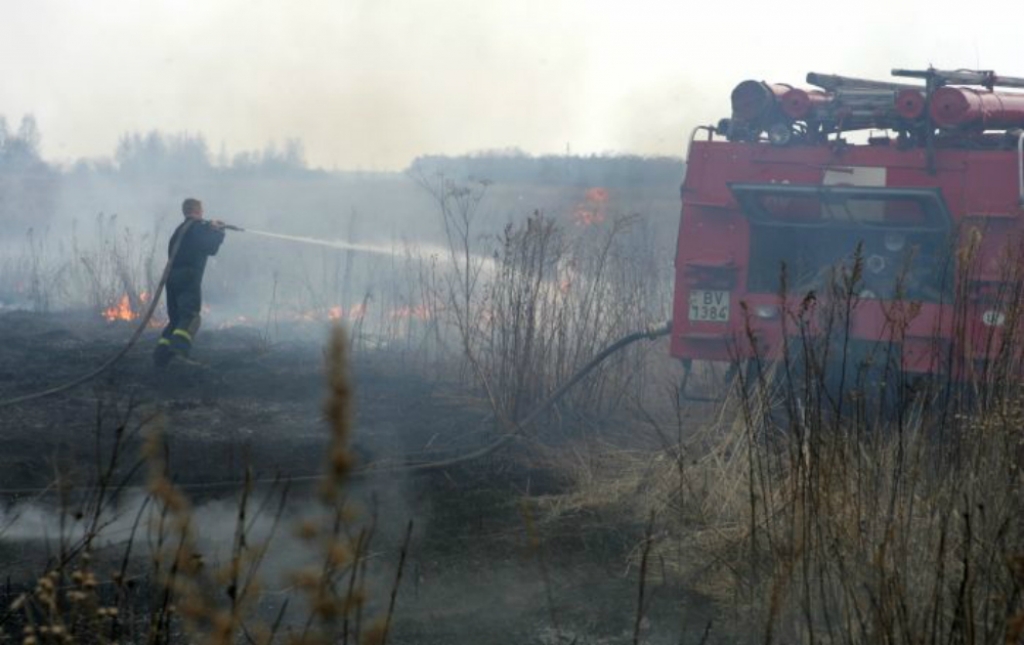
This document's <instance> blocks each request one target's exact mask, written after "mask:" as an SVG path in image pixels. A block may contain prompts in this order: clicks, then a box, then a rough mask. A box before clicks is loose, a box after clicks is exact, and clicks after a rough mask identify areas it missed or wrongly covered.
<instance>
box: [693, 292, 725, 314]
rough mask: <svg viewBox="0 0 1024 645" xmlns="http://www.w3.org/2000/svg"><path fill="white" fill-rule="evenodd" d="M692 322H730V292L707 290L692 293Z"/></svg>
mask: <svg viewBox="0 0 1024 645" xmlns="http://www.w3.org/2000/svg"><path fill="white" fill-rule="evenodd" d="M690 320H693V321H711V322H728V320H729V292H728V291H710V290H707V289H694V290H692V291H690Z"/></svg>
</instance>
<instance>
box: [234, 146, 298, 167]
mask: <svg viewBox="0 0 1024 645" xmlns="http://www.w3.org/2000/svg"><path fill="white" fill-rule="evenodd" d="M231 170H232V171H234V172H237V173H242V174H294V173H299V172H305V171H306V170H307V166H306V150H305V146H304V145H303V143H302V140H301V139H288V140H287V141H285V143H284V147H283V148H281V149H279V148H278V147H277V144H276V143H274V142H270V143H268V144H267V145H266V146H264V148H263V150H262V151H259V152H255V151H243V152H239V153H237V154H235V156H234V158H233V159H232V161H231Z"/></svg>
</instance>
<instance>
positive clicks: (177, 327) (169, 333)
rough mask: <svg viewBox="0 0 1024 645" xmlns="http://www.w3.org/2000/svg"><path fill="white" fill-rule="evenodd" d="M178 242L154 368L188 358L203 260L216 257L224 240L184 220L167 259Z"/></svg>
mask: <svg viewBox="0 0 1024 645" xmlns="http://www.w3.org/2000/svg"><path fill="white" fill-rule="evenodd" d="M179 239H181V245H180V246H179V247H178V252H177V254H176V255H175V256H174V261H173V263H172V264H171V272H170V275H168V277H167V318H168V321H167V326H166V327H164V331H163V333H162V334H161V335H160V340H159V341H158V342H157V346H156V350H155V351H154V352H153V362H154V363H155V364H156V366H157V367H164V366H166V365H167V364H168V363H169V362H170V361H171V359H172V358H174V357H175V356H181V357H183V358H188V354H189V351H191V349H192V341H193V338H194V337H195V335H196V332H197V331H198V330H199V323H200V317H199V311H200V308H201V307H202V299H203V295H202V286H203V272H205V271H206V259H207V258H208V257H210V256H211V255H217V251H218V249H220V245H221V242H223V241H224V231H223V230H220V229H218V228H215V227H214V226H212V225H211V224H210V223H209V222H208V221H206V220H189V219H186V220H185V221H184V222H182V223H181V225H179V226H178V228H177V229H175V231H174V234H173V235H172V236H171V241H170V243H168V245H167V254H168V256H170V254H171V253H172V252H173V251H174V247H175V245H176V244H178V240H179Z"/></svg>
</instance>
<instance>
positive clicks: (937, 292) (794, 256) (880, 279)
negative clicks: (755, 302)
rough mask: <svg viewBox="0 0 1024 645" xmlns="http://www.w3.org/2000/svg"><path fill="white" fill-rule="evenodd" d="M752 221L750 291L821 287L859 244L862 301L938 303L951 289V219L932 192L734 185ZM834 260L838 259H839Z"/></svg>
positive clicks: (740, 202)
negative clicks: (944, 262) (783, 285)
mask: <svg viewBox="0 0 1024 645" xmlns="http://www.w3.org/2000/svg"><path fill="white" fill-rule="evenodd" d="M730 188H731V189H732V192H733V195H734V196H735V197H736V201H737V202H738V204H739V205H740V208H741V210H742V212H743V214H744V215H745V216H746V217H747V218H748V220H749V221H750V225H751V236H750V264H749V271H748V275H747V289H748V291H750V292H751V293H774V292H777V291H778V290H779V287H780V280H781V275H780V272H781V271H785V272H786V274H787V282H788V284H789V285H790V288H792V289H793V290H794V291H802V290H810V289H821V288H823V287H825V286H826V284H827V282H828V281H829V280H830V279H832V278H833V277H834V276H835V275H836V273H835V272H836V271H837V270H843V267H844V266H847V267H848V266H849V264H850V263H851V262H852V261H853V256H854V254H855V253H856V252H857V249H858V248H859V249H860V251H859V252H860V254H861V261H862V263H863V271H862V272H861V274H862V276H863V277H862V279H861V284H860V285H858V290H859V291H858V292H859V293H860V295H861V296H862V297H865V298H883V299H889V298H893V297H896V296H897V295H901V296H902V297H906V298H910V299H915V300H924V301H933V302H934V301H938V300H940V299H941V298H942V296H943V294H945V293H947V292H948V289H949V287H948V282H949V281H948V280H947V279H946V277H947V274H948V272H947V270H946V268H945V267H944V266H940V264H941V263H940V261H939V259H938V258H941V257H946V256H947V255H948V254H947V253H946V251H947V250H948V248H949V246H948V245H949V244H950V240H951V218H950V215H949V211H948V209H947V208H946V205H945V203H944V201H943V199H942V196H941V194H940V193H939V191H938V190H935V189H922V188H884V187H856V186H799V185H791V184H731V185H730ZM837 259H838V261H837Z"/></svg>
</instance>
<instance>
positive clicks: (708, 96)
mask: <svg viewBox="0 0 1024 645" xmlns="http://www.w3.org/2000/svg"><path fill="white" fill-rule="evenodd" d="M992 5H999V6H1002V8H1003V11H1002V12H1001V11H1000V10H999V7H998V6H992ZM0 6H2V8H3V20H2V21H0V77H2V79H3V83H2V87H0V114H2V115H4V116H6V117H7V119H8V121H9V122H14V123H16V122H17V120H18V119H20V117H21V116H22V115H23V114H33V115H35V116H36V118H37V119H38V121H39V125H40V128H41V130H42V133H43V153H44V156H46V157H47V158H48V159H52V160H70V159H74V158H79V157H102V156H109V155H110V154H111V153H112V152H113V150H114V148H115V146H116V144H117V141H118V138H119V137H120V136H122V135H123V134H125V133H127V132H148V131H150V130H154V129H156V130H160V131H163V132H176V133H180V132H189V133H199V134H202V135H203V136H204V137H205V138H206V140H207V141H208V143H209V145H210V148H211V152H212V153H213V154H217V153H218V152H219V151H220V150H222V149H223V150H225V151H226V152H228V153H229V154H233V153H234V152H238V151H243V150H253V149H259V148H262V147H263V146H265V145H266V144H267V143H271V142H276V143H278V144H279V145H281V144H283V143H284V142H285V141H286V140H288V139H295V138H297V139H301V140H302V141H303V142H304V144H305V150H306V156H307V159H308V161H309V163H310V164H311V165H313V166H316V167H324V168H339V169H364V170H392V169H399V168H402V167H405V166H406V165H407V164H408V163H409V161H410V160H411V159H412V158H413V157H415V156H417V155H420V154H463V153H466V152H474V151H483V150H494V149H502V148H509V147H518V148H520V149H522V150H524V151H526V152H529V153H534V154H547V153H561V152H565V151H566V150H568V151H570V152H572V153H581V154H594V153H636V154H667V155H681V154H682V153H683V148H684V145H685V136H686V133H687V132H688V130H689V129H690V128H691V127H692V126H694V125H696V124H699V123H711V122H714V121H715V120H717V119H718V118H719V117H721V116H724V115H725V111H726V109H727V105H728V94H729V91H730V89H731V87H733V86H734V85H735V84H736V83H737V82H739V81H740V80H743V79H744V78H757V79H766V80H772V81H779V82H790V83H794V84H800V83H801V82H802V80H803V76H804V75H805V74H806V72H808V71H819V72H829V73H846V74H850V75H862V76H873V77H882V78H884V77H886V76H888V73H889V70H890V69H891V68H892V67H917V68H922V67H926V66H927V65H929V64H932V65H936V66H939V67H952V68H957V67H984V68H994V69H996V70H997V71H998V72H1000V73H1002V74H1008V75H1024V68H1020V64H1019V63H1017V61H1016V59H1015V54H1016V52H1015V51H1014V48H1013V43H1014V42H1016V40H1017V35H1016V30H1015V28H1014V26H1013V25H1012V21H999V20H994V19H992V18H991V16H994V15H999V14H1000V13H1003V14H1005V15H1011V14H1012V13H1013V12H1012V11H1011V10H1012V9H1013V8H1014V7H1015V4H1013V3H1011V1H1010V0H997V1H996V2H995V3H990V5H989V6H988V8H987V10H986V11H985V12H970V15H968V14H964V13H963V12H950V11H939V7H938V6H937V5H935V4H934V3H931V2H925V1H924V0H913V1H911V2H904V3H891V2H883V1H882V0H866V1H865V2H863V3H860V4H858V5H857V7H851V8H848V9H847V10H846V11H845V12H844V13H843V14H842V15H825V14H826V13H829V12H826V11H824V10H823V8H822V7H823V5H821V3H819V2H813V1H811V0H799V1H798V2H775V3H765V2H760V1H758V2H754V0H742V1H737V2H732V3H727V4H726V3H701V4H696V3H683V2H664V1H655V0H639V1H638V2H633V3H621V2H610V1H609V2H595V1H590V2H588V1H586V0H564V1H558V0H547V1H542V0H518V1H516V2H493V3H482V2H479V1H477V0H443V1H441V0H437V1H432V2H431V1H426V0H375V1H367V0H360V1H349V2H345V1H341V0H297V1H293V2H286V1H284V0H213V1H210V2H184V1H180V0H179V1H175V0H147V1H144V2H132V1H130V0H92V1H90V2H78V1H77V0H36V1H29V0H7V1H5V2H3V3H0ZM1015 63H1016V64H1017V65H1018V68H1017V69H1014V68H1013V65H1014V64H1015Z"/></svg>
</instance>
